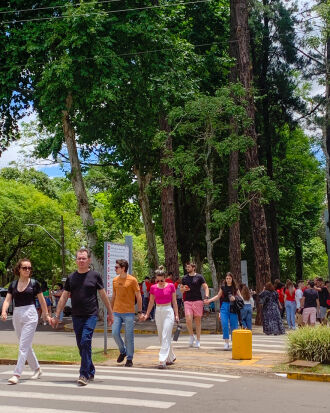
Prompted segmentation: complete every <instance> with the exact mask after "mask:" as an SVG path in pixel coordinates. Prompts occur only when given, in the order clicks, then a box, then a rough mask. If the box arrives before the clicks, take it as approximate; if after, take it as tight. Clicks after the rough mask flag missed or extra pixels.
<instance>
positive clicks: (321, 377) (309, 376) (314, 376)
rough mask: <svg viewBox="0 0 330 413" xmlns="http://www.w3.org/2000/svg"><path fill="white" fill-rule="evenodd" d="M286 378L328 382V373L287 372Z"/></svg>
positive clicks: (329, 378) (329, 377) (329, 376)
mask: <svg viewBox="0 0 330 413" xmlns="http://www.w3.org/2000/svg"><path fill="white" fill-rule="evenodd" d="M287 378H288V379H291V380H309V381H322V382H330V374H319V373H287Z"/></svg>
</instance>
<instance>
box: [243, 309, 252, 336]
mask: <svg viewBox="0 0 330 413" xmlns="http://www.w3.org/2000/svg"><path fill="white" fill-rule="evenodd" d="M241 321H242V326H243V327H244V328H248V329H249V330H252V305H251V304H244V307H243V308H242V309H241Z"/></svg>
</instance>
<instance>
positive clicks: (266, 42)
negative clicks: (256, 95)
mask: <svg viewBox="0 0 330 413" xmlns="http://www.w3.org/2000/svg"><path fill="white" fill-rule="evenodd" d="M268 5H269V1H268V0H263V6H264V12H263V13H264V29H263V38H262V62H261V64H262V68H261V74H260V89H261V94H262V95H263V96H264V99H263V102H262V103H263V104H262V117H263V142H264V146H265V152H266V165H267V174H268V176H269V177H270V178H271V179H273V176H274V173H273V152H272V149H273V148H272V145H273V142H272V136H273V133H272V128H271V125H270V120H269V111H270V108H269V106H270V105H269V96H268V93H269V91H268V87H267V75H268V71H269V48H270V34H269V16H268V13H269V9H268ZM261 146H263V145H261ZM265 213H266V222H267V230H268V231H267V240H268V251H269V258H270V268H271V278H272V281H274V280H275V279H276V278H280V256H279V242H278V229H277V212H276V205H275V202H274V201H271V202H270V204H269V205H268V206H267V207H266V208H265Z"/></svg>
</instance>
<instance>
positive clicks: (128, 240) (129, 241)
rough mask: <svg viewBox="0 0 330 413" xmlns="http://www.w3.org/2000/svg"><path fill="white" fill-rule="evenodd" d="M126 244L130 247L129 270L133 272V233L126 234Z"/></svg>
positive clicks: (130, 272)
mask: <svg viewBox="0 0 330 413" xmlns="http://www.w3.org/2000/svg"><path fill="white" fill-rule="evenodd" d="M125 244H126V245H128V248H129V259H128V272H129V274H132V272H133V237H132V235H126V236H125Z"/></svg>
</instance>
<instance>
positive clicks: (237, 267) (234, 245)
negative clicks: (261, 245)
mask: <svg viewBox="0 0 330 413" xmlns="http://www.w3.org/2000/svg"><path fill="white" fill-rule="evenodd" d="M230 38H231V42H230V43H229V55H230V57H231V58H233V59H235V60H236V62H237V59H238V56H237V51H238V49H237V46H236V43H235V40H236V27H235V21H234V19H233V16H231V20H230ZM229 78H230V81H231V82H232V83H236V82H237V81H239V73H238V66H237V64H235V65H233V66H232V67H231V70H230V76H229ZM231 122H232V128H233V129H235V128H237V126H236V125H235V120H232V121H231ZM238 171H239V153H238V151H234V152H231V153H230V156H229V175H228V203H229V206H230V205H233V204H235V203H237V202H238V191H237V189H236V188H235V183H236V182H237V179H238ZM229 268H230V272H231V273H232V274H234V276H235V278H236V279H237V281H238V282H242V274H241V233H240V223H239V220H238V221H236V222H235V223H234V224H232V225H231V227H230V228H229Z"/></svg>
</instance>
